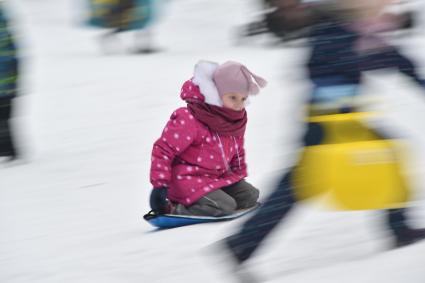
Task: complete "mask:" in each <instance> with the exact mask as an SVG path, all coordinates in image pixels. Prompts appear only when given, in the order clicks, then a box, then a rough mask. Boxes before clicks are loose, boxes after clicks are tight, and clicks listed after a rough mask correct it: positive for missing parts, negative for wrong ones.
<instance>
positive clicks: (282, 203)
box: [223, 0, 425, 266]
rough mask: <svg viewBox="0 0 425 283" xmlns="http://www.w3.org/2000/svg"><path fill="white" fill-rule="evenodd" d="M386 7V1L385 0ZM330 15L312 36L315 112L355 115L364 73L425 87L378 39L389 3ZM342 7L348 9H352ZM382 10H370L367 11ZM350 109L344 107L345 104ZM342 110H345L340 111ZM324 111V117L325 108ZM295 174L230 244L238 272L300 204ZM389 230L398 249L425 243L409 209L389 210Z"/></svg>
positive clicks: (309, 140)
mask: <svg viewBox="0 0 425 283" xmlns="http://www.w3.org/2000/svg"><path fill="white" fill-rule="evenodd" d="M384 1H386V0H384ZM333 2H334V4H333V5H332V6H330V7H331V8H328V9H326V10H324V11H323V12H326V13H324V14H323V15H322V16H323V17H322V20H321V22H319V24H317V25H316V26H315V27H314V28H313V30H312V35H311V37H312V38H311V47H312V52H311V55H310V58H309V60H308V63H307V68H308V71H309V76H310V80H311V82H312V83H313V93H312V95H311V100H310V106H313V107H312V108H313V109H314V106H321V105H322V104H329V102H332V103H331V104H332V105H333V109H332V108H329V109H326V111H327V114H330V113H345V112H352V111H355V107H350V105H345V104H344V103H345V101H346V100H345V99H344V98H347V97H353V96H355V95H356V93H357V92H358V89H359V86H360V84H361V79H362V73H363V72H364V71H368V70H377V69H384V68H385V69H386V68H396V69H398V70H399V71H400V72H401V73H403V74H405V75H407V76H409V77H410V78H411V80H412V81H413V82H415V83H417V84H418V85H419V86H422V87H425V84H424V80H423V79H422V78H421V77H419V76H418V74H417V72H416V68H415V66H414V64H413V62H412V61H410V60H409V59H408V58H407V57H405V56H403V55H402V54H401V53H400V52H399V51H398V50H397V49H396V48H395V47H394V46H391V45H389V44H388V43H386V42H385V41H384V40H383V39H382V38H381V37H380V36H379V35H377V34H376V33H377V32H379V31H381V30H382V29H387V28H388V27H389V25H387V23H385V24H384V25H383V26H384V27H383V26H381V24H382V22H376V19H378V16H379V12H380V11H382V9H383V7H385V5H384V4H385V3H384V2H382V3H381V2H380V1H368V0H362V1H359V0H345V1H337V0H335V1H333ZM349 4H352V6H351V7H349V6H342V5H349ZM372 4H375V5H376V6H373V7H368V6H367V5H372ZM340 100H341V101H342V102H344V103H342V104H340V103H338V102H339V101H340ZM338 105H340V106H341V107H335V106H338ZM319 109H320V110H321V111H323V108H320V107H319ZM316 114H317V113H316ZM322 139H323V132H322V131H320V128H319V129H318V128H317V127H314V125H312V124H310V125H308V127H307V132H306V134H305V137H304V140H303V142H304V145H306V146H311V145H317V144H320V143H321V140H322ZM292 176H293V169H291V170H289V171H288V172H286V173H285V174H283V176H282V178H281V179H280V181H279V183H278V184H277V186H276V188H275V189H274V190H273V192H272V193H271V195H270V196H268V197H267V199H266V200H265V201H264V203H263V205H262V206H261V207H260V209H259V210H257V211H256V213H255V215H253V216H252V217H251V218H250V219H248V221H247V222H246V223H244V225H243V226H242V228H241V229H240V230H239V231H238V232H237V233H235V234H233V235H231V236H230V237H228V238H226V239H225V240H224V241H223V243H224V245H225V248H226V250H227V251H229V254H230V255H231V257H232V259H233V260H234V262H235V263H237V265H238V266H241V264H243V263H244V262H245V261H246V260H248V259H249V258H251V256H252V255H253V253H254V252H255V251H256V250H257V249H258V248H259V247H260V245H261V244H262V243H263V241H264V239H265V238H266V237H267V236H268V235H269V234H270V232H271V231H273V229H274V228H275V227H276V225H277V224H279V223H280V222H281V221H282V220H284V219H285V216H286V215H287V214H288V212H289V211H290V210H291V209H292V208H293V207H294V205H295V204H296V203H297V201H298V200H297V198H296V196H295V193H294V188H293V186H294V184H293V177H292ZM385 214H386V218H387V219H386V222H387V223H386V224H387V226H388V228H389V230H390V232H391V234H392V236H393V239H394V246H395V247H401V246H406V245H409V244H412V243H415V242H417V241H420V240H423V239H425V229H416V228H414V227H412V226H411V225H410V224H409V223H408V220H407V219H406V218H407V217H406V209H405V208H400V209H388V210H385Z"/></svg>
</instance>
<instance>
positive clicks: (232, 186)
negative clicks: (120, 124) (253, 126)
mask: <svg viewBox="0 0 425 283" xmlns="http://www.w3.org/2000/svg"><path fill="white" fill-rule="evenodd" d="M265 84H266V81H265V80H264V79H262V78H260V77H258V76H256V75H254V74H253V73H252V72H250V71H249V70H248V69H247V68H246V67H245V66H244V65H242V64H240V63H237V62H232V61H229V62H226V63H224V64H222V65H218V64H216V63H213V62H207V61H200V62H199V63H198V64H197V65H196V66H195V71H194V76H193V78H192V79H190V80H188V81H186V82H185V83H184V84H183V87H182V89H181V94H180V97H181V98H182V99H183V100H184V101H185V102H186V103H187V107H181V108H179V109H177V110H176V111H175V112H174V113H173V114H172V115H171V117H170V120H169V121H168V123H167V125H166V126H165V128H164V130H163V133H162V136H161V137H160V138H159V139H158V140H157V141H156V142H155V144H154V146H153V151H152V164H151V171H150V179H151V183H152V185H153V187H154V189H153V190H152V193H151V197H150V205H151V207H152V210H153V211H155V212H158V213H170V212H171V213H174V214H183V215H204V216H222V215H229V214H232V213H234V212H235V211H236V210H238V209H244V208H249V207H252V206H254V205H255V204H256V202H257V200H258V196H259V191H258V190H257V189H256V188H254V187H253V186H252V185H251V184H249V183H248V182H246V181H245V178H246V176H247V171H246V163H245V149H244V133H245V127H246V123H247V113H246V111H245V103H246V100H247V98H248V96H249V95H253V94H257V93H258V92H259V87H264V86H265ZM167 198H168V200H169V201H167Z"/></svg>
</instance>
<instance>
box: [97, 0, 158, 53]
mask: <svg viewBox="0 0 425 283" xmlns="http://www.w3.org/2000/svg"><path fill="white" fill-rule="evenodd" d="M155 1H157V0H90V7H91V17H90V21H89V24H90V25H92V26H95V27H100V28H106V29H109V31H107V32H106V33H105V34H103V35H102V37H101V40H100V43H101V47H102V49H103V50H104V51H105V52H106V53H112V52H114V51H115V50H114V49H115V48H116V47H117V43H118V36H119V35H120V34H122V33H124V32H130V31H133V32H134V42H135V43H134V46H133V47H132V48H130V51H131V52H133V53H152V52H155V51H157V49H156V48H155V47H154V44H153V33H152V24H153V21H154V17H155V12H156V9H157V6H156V3H155Z"/></svg>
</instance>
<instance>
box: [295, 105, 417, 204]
mask: <svg viewBox="0 0 425 283" xmlns="http://www.w3.org/2000/svg"><path fill="white" fill-rule="evenodd" d="M370 115H372V114H370V113H364V112H356V113H344V114H330V115H319V116H313V117H310V118H309V122H310V123H318V124H319V125H320V126H321V127H322V129H323V131H324V135H323V136H324V139H323V141H322V142H321V143H320V144H319V145H313V146H307V147H305V148H304V150H303V152H302V154H301V160H300V163H299V166H298V167H297V168H296V169H295V172H294V180H293V181H294V187H295V191H296V194H297V196H298V198H299V199H303V200H304V199H309V198H312V197H315V196H319V195H320V196H326V197H325V198H324V199H326V202H327V204H328V205H331V207H333V208H336V209H342V210H368V209H384V208H398V207H404V206H405V203H406V201H407V200H408V198H409V191H408V185H407V180H406V178H405V176H403V168H402V165H401V160H402V158H401V153H402V146H403V144H402V142H401V141H397V140H390V139H383V138H381V137H379V136H378V135H377V134H375V133H374V132H373V131H372V130H371V129H369V128H368V127H367V126H366V125H365V124H364V122H363V121H364V120H365V118H367V117H369V116H370Z"/></svg>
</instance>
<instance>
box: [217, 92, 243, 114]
mask: <svg viewBox="0 0 425 283" xmlns="http://www.w3.org/2000/svg"><path fill="white" fill-rule="evenodd" d="M221 99H222V100H223V106H224V107H225V108H229V109H232V110H235V111H241V110H243V109H244V108H245V100H246V96H244V95H243V94H240V93H233V92H230V93H225V94H224V95H223V97H222V98H221Z"/></svg>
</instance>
